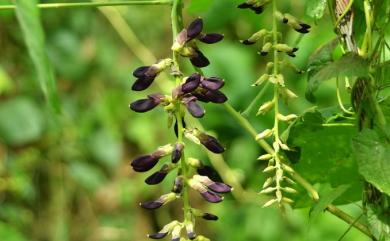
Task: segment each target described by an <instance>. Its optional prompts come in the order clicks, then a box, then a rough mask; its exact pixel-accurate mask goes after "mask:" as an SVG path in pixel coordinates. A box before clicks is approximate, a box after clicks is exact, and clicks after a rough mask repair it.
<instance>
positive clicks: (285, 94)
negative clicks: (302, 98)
mask: <svg viewBox="0 0 390 241" xmlns="http://www.w3.org/2000/svg"><path fill="white" fill-rule="evenodd" d="M280 93H281V95H282V96H283V97H285V98H297V97H298V96H297V95H296V94H295V93H294V92H292V91H291V90H290V89H288V88H282V89H281V92H280Z"/></svg>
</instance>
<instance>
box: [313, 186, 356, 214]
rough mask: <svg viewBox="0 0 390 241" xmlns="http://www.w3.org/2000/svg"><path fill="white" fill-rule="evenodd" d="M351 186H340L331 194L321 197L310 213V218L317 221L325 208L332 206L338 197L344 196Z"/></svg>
mask: <svg viewBox="0 0 390 241" xmlns="http://www.w3.org/2000/svg"><path fill="white" fill-rule="evenodd" d="M350 187H351V186H350V185H340V186H338V187H337V188H335V189H333V190H331V191H330V192H328V193H326V194H324V195H321V197H320V200H319V201H318V203H316V204H315V205H314V206H313V208H312V210H311V211H310V218H311V219H316V218H317V217H318V216H320V214H321V213H322V212H323V211H324V210H325V208H326V207H327V206H328V205H329V204H332V203H333V202H334V201H335V200H336V199H337V198H338V197H340V196H341V195H343V194H344V193H345V192H346V191H347V190H348V189H349V188H350Z"/></svg>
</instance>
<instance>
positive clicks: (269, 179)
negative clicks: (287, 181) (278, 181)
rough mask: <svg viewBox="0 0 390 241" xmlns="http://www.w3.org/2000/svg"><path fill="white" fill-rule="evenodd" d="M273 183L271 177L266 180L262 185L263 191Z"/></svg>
mask: <svg viewBox="0 0 390 241" xmlns="http://www.w3.org/2000/svg"><path fill="white" fill-rule="evenodd" d="M274 181H275V180H274V178H273V177H269V178H267V180H265V182H264V184H263V189H264V188H267V187H269V186H270V185H271V184H272V183H274Z"/></svg>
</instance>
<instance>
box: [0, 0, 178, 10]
mask: <svg viewBox="0 0 390 241" xmlns="http://www.w3.org/2000/svg"><path fill="white" fill-rule="evenodd" d="M171 3H172V0H135V1H107V2H78V3H41V4H38V5H37V6H38V8H42V9H50V8H54V9H58V8H80V7H104V6H126V5H170V4H171ZM15 9H16V6H15V5H0V10H15Z"/></svg>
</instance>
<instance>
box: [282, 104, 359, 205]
mask: <svg viewBox="0 0 390 241" xmlns="http://www.w3.org/2000/svg"><path fill="white" fill-rule="evenodd" d="M322 120H323V117H322V115H321V113H320V112H318V111H315V112H308V113H306V114H305V115H304V116H302V117H301V118H300V119H299V120H298V121H297V122H296V124H295V125H294V126H293V127H292V128H291V130H290V135H289V140H288V143H289V146H290V147H292V148H293V149H296V150H297V151H299V152H300V155H299V159H298V162H297V163H296V164H293V166H294V169H295V170H296V171H297V172H299V173H300V174H301V175H302V176H304V177H305V178H307V179H308V181H309V182H311V183H330V184H331V186H332V187H337V186H340V185H343V184H350V185H351V188H350V189H349V190H348V192H346V194H345V198H344V197H343V198H340V200H339V201H340V202H341V203H345V202H350V201H352V200H359V199H360V198H361V190H362V184H361V181H360V176H359V173H358V168H357V165H356V162H355V160H354V156H353V153H352V148H351V139H352V137H353V136H354V135H355V134H356V129H355V128H354V127H344V126H334V127H323V126H322Z"/></svg>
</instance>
